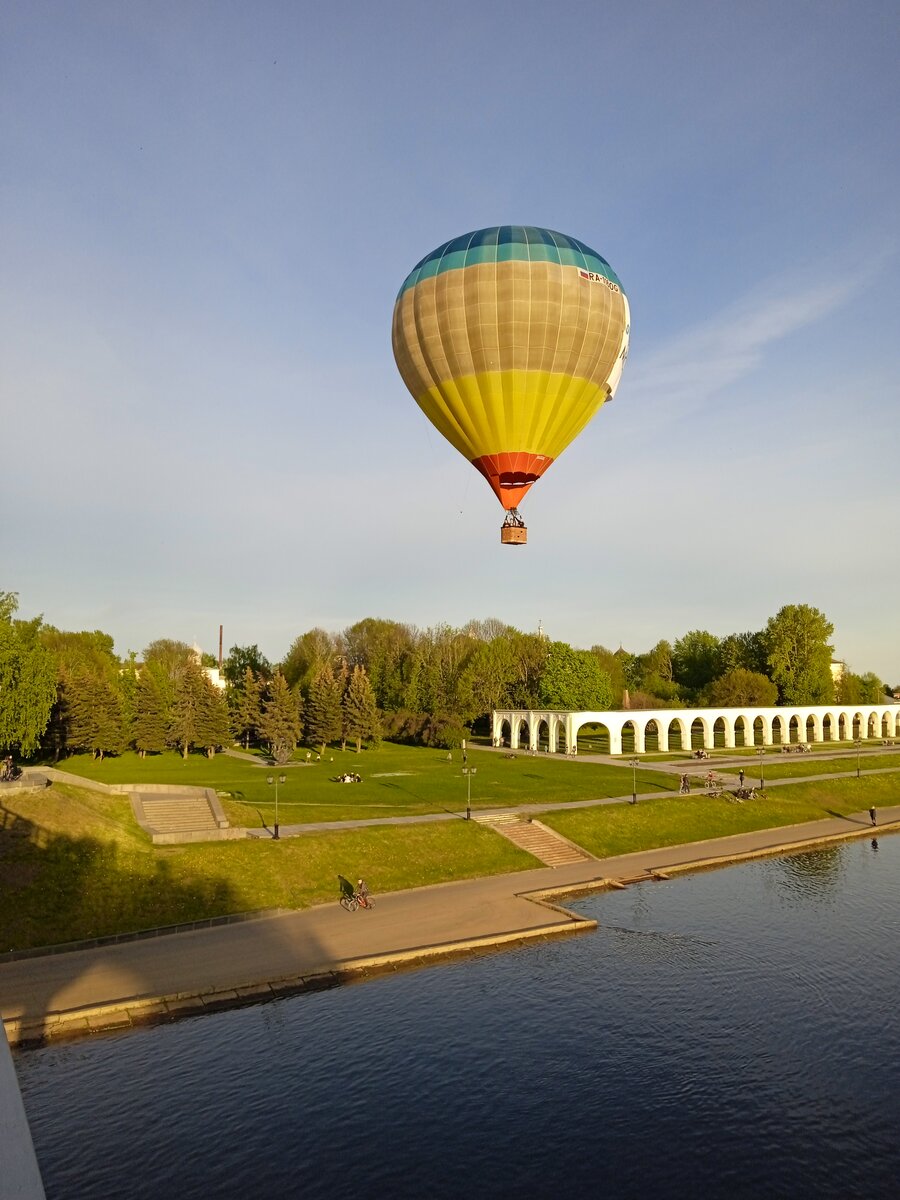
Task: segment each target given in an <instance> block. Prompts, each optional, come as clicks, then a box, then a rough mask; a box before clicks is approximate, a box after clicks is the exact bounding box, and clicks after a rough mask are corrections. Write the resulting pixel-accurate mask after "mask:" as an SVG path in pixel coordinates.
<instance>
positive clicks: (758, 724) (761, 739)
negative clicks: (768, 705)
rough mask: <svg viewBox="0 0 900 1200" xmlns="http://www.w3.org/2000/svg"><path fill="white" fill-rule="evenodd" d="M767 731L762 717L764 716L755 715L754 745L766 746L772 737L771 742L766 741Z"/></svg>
mask: <svg viewBox="0 0 900 1200" xmlns="http://www.w3.org/2000/svg"><path fill="white" fill-rule="evenodd" d="M766 732H767V731H766V723H765V721H764V720H763V719H762V717H755V718H754V721H753V745H754V746H765V745H767V744H770V742H771V738H770V740H769V743H767V742H766Z"/></svg>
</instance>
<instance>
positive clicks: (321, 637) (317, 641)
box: [281, 629, 335, 696]
mask: <svg viewBox="0 0 900 1200" xmlns="http://www.w3.org/2000/svg"><path fill="white" fill-rule="evenodd" d="M334 656H335V643H334V638H333V637H332V636H331V634H330V633H326V632H325V630H324V629H310V630H308V631H307V632H306V633H301V634H300V636H299V637H298V638H296V639H295V640H294V643H293V645H292V646H291V648H290V650H289V651H288V653H287V657H286V658H285V660H284V662H283V663H282V664H281V671H282V674H283V675H284V677H285V679H286V680H287V681H288V684H289V685H290V686H291V687H295V688H299V689H300V693H301V695H303V696H306V695H308V694H309V689H310V687H311V686H312V681H313V679H314V678H315V676H316V674H317V673H318V671H319V669H320V668H321V667H322V666H330V665H331V664H332V663H333V662H334Z"/></svg>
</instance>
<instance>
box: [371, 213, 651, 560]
mask: <svg viewBox="0 0 900 1200" xmlns="http://www.w3.org/2000/svg"><path fill="white" fill-rule="evenodd" d="M629 329H630V315H629V309H628V300H627V299H626V297H625V293H624V291H623V290H622V285H621V283H620V282H619V280H618V278H617V276H616V274H615V272H614V271H613V269H612V268H611V267H610V265H609V263H608V262H607V261H606V260H605V259H604V258H601V257H600V255H599V254H597V252H596V251H595V250H591V248H590V247H589V246H586V245H585V244H584V242H580V241H578V240H577V239H576V238H572V237H567V236H566V235H565V234H562V233H554V232H553V230H551V229H538V228H536V227H535V226H532V225H495V226H492V227H491V228H490V229H479V230H477V231H476V232H474V233H466V234H464V235H463V236H462V237H458V238H454V239H453V240H452V241H450V242H445V243H444V245H443V246H438V248H437V249H436V250H433V251H432V252H431V254H428V255H426V256H425V258H423V259H422V261H421V262H419V263H417V264H416V266H415V267H413V269H412V271H410V273H409V275H408V276H407V277H406V279H405V281H404V283H403V286H402V287H401V289H400V293H399V295H398V296H397V302H396V304H395V306H394V321H393V346H394V358H395V359H396V362H397V367H398V369H399V371H400V374H401V376H402V377H403V382H404V383H405V384H406V386H407V387H408V388H409V390H410V392H411V393H412V395H413V398H414V399H415V401H416V403H417V404H418V405H419V407H420V408H421V409H422V411H423V412H424V413H425V415H426V416H427V417H428V419H429V420H430V421H431V423H432V424H433V425H434V426H435V427H436V428H437V429H438V431H439V432H440V433H442V434H443V435H444V437H445V438H446V439H447V441H448V442H450V444H451V445H453V446H455V447H456V449H457V450H458V451H459V452H460V454H464V455H465V457H466V458H467V459H468V460H469V461H470V462H471V463H472V465H473V466H474V467H476V468H477V469H478V470H479V471H480V472H481V474H482V475H483V476H484V477H485V479H486V480H487V481H488V483H489V484H490V485H491V487H492V488H493V490H494V492H495V494H496V496H497V498H498V500H499V501H500V503H501V504H502V505H503V507H504V508H505V509H506V514H507V515H506V519H505V521H504V523H503V527H502V528H501V530H500V540H501V541H502V542H504V543H505V544H509V545H522V544H523V543H524V542H525V541H526V540H527V529H526V528H525V523H524V521H523V520H522V517H521V516H520V514H519V510H518V505H519V503H520V502H521V500H522V498H523V496H524V495H525V493H526V492H527V491H528V489H529V488H530V487H531V485H532V484H533V483H534V482H535V481H536V480H537V479H540V477H541V476H542V475H543V473H544V472H545V471H546V470H547V468H548V467H549V466H550V464H551V463H552V462H554V460H555V459H557V458H559V456H560V454H561V453H562V452H563V450H565V448H566V446H568V445H569V443H570V442H571V441H572V440H573V439H574V438H575V437H577V436H578V434H579V433H581V431H582V429H584V427H585V425H587V423H588V421H590V419H591V417H592V416H593V415H594V413H596V412H597V410H598V409H599V408H600V406H601V405H602V404H603V403H604V401H606V400H609V399H611V398H612V396H613V393H614V392H615V390H616V387H617V386H618V383H619V379H620V378H621V375H622V368H623V367H624V365H625V359H626V358H627V356H628V335H629Z"/></svg>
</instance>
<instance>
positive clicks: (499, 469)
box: [472, 450, 553, 509]
mask: <svg viewBox="0 0 900 1200" xmlns="http://www.w3.org/2000/svg"><path fill="white" fill-rule="evenodd" d="M552 462H553V459H552V458H548V457H547V455H546V454H531V453H530V452H529V451H527V450H514V451H511V452H509V453H506V454H482V456H481V457H480V458H473V459H472V466H473V467H475V468H476V469H477V470H479V471H480V472H481V474H482V475H483V476H484V477H485V479H486V480H487V481H488V483H489V484H490V485H491V487H492V488H493V489H494V494H495V496H496V497H497V499H498V500H499V501H500V503H501V504H502V505H503V507H504V508H506V509H510V508H516V507H518V505H519V503H520V501H521V500H522V498H523V497H524V496H525V494H526V492H527V491H528V489H529V488H530V487H531V485H532V484H533V483H534V482H535V480H537V479H540V477H541V476H542V475H543V473H544V472H545V471H546V470H547V468H548V467H549V466H550V464H551V463H552Z"/></svg>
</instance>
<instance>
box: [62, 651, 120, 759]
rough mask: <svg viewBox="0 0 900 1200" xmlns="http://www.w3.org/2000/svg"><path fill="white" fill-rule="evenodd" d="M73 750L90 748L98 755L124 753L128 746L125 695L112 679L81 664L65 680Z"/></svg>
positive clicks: (69, 739)
mask: <svg viewBox="0 0 900 1200" xmlns="http://www.w3.org/2000/svg"><path fill="white" fill-rule="evenodd" d="M65 688H66V695H67V701H66V704H67V710H68V722H67V725H68V730H67V738H68V745H69V748H70V749H79V750H90V752H91V753H92V754H93V756H94V757H95V758H100V759H102V758H103V756H104V755H105V754H121V752H122V750H124V748H125V744H126V743H125V730H124V719H123V712H122V697H121V695H120V693H119V690H118V688H117V687H116V686H115V684H113V683H112V682H110V680H108V679H100V678H98V677H97V676H96V675H94V674H93V673H92V672H91V671H90V670H89V669H88V668H87V667H79V668H78V669H77V670H75V671H74V672H72V674H71V675H68V676H67V678H66V682H65Z"/></svg>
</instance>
